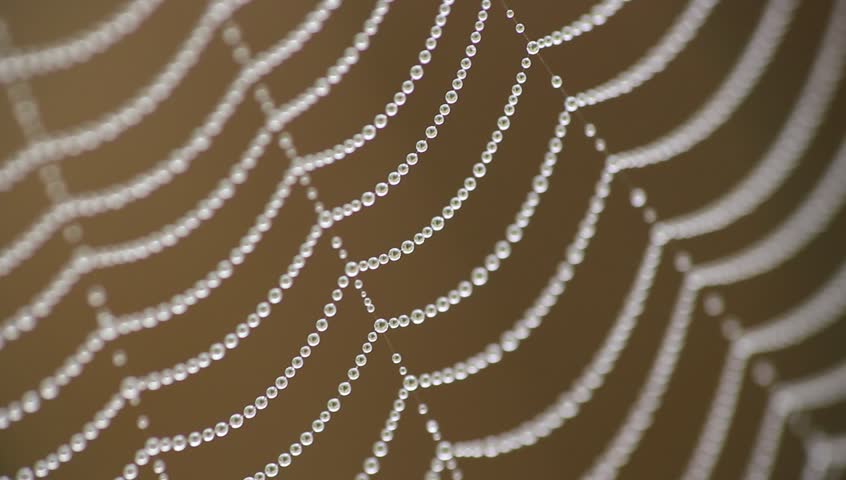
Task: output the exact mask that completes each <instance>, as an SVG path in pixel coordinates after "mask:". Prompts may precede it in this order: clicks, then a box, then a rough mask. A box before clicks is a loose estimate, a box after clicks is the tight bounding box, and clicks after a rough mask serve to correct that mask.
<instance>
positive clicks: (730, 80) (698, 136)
mask: <svg viewBox="0 0 846 480" xmlns="http://www.w3.org/2000/svg"><path fill="white" fill-rule="evenodd" d="M797 5H798V2H797V0H770V1H769V2H768V3H767V7H766V9H765V10H764V14H763V16H762V17H761V20H760V21H759V23H758V26H757V27H756V29H755V32H754V33H753V34H752V38H751V39H750V41H749V42H748V43H747V44H746V47H744V50H743V53H742V54H741V57H740V59H738V61H737V62H736V63H735V65H734V67H732V71H731V72H730V73H729V75H728V77H726V78H725V79H724V80H723V83H722V84H721V85H720V88H719V89H718V90H717V91H716V92H715V93H714V94H713V95H711V97H709V98H708V100H707V101H706V102H705V103H704V104H703V105H702V106H701V107H700V108H699V109H698V110H697V111H696V112H695V113H693V114H692V115H691V116H690V117H689V118H688V119H687V120H685V122H684V123H682V124H681V125H679V126H678V127H676V128H674V129H673V130H672V131H671V132H670V133H667V134H666V135H664V136H662V137H660V138H658V139H656V140H654V141H652V142H650V143H648V144H646V145H643V146H640V147H635V148H632V149H630V150H626V151H623V152H618V153H614V154H612V155H611V159H612V162H613V164H614V166H615V167H617V168H620V169H625V168H632V167H644V166H647V165H652V164H655V163H659V162H664V161H667V160H669V159H670V158H672V157H675V156H677V155H680V154H682V153H684V152H687V151H688V150H690V149H691V148H693V147H694V146H695V145H697V144H698V143H699V142H701V141H703V140H705V139H706V138H708V137H709V136H710V135H711V134H712V133H714V131H716V129H717V128H718V127H719V126H720V125H722V124H724V123H725V122H726V121H727V120H728V118H729V117H730V116H731V115H732V114H734V112H735V111H736V110H737V109H738V108H739V107H740V104H741V103H742V102H743V101H744V100H745V99H746V98H747V97H748V96H749V94H750V93H751V92H752V89H753V88H754V87H755V86H756V85H757V84H758V81H759V80H760V79H761V76H762V75H763V74H764V72H765V71H766V69H767V66H768V65H769V63H770V61H771V60H772V58H773V55H774V54H775V52H776V50H777V49H778V47H779V46H780V45H781V42H782V40H783V39H784V34H785V32H786V30H787V27H788V25H789V24H790V22H791V21H792V19H793V16H794V15H793V14H794V11H795V10H796V7H797ZM571 108H572V109H573V110H575V109H577V108H578V103H577V102H574V101H571Z"/></svg>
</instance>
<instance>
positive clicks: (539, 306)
mask: <svg viewBox="0 0 846 480" xmlns="http://www.w3.org/2000/svg"><path fill="white" fill-rule="evenodd" d="M842 35H843V28H841V26H839V24H838V23H837V22H833V23H832V24H831V26H830V28H829V30H828V33H827V34H826V35H825V38H824V41H823V42H824V43H823V47H822V48H821V50H820V51H819V53H818V54H817V57H816V59H815V62H814V65H813V67H812V69H811V73H810V74H809V79H808V81H807V82H806V84H805V88H803V91H802V93H801V94H800V96H799V99H798V101H797V102H796V104H795V107H794V109H793V111H792V112H791V114H790V117H789V119H788V120H787V121H786V122H785V126H784V127H783V129H782V131H781V132H780V133H779V135H778V136H777V139H776V140H775V141H774V142H773V144H772V146H771V148H770V149H769V150H768V152H767V154H765V156H764V158H763V159H762V160H761V161H760V162H759V164H758V165H759V166H758V167H757V168H756V169H755V170H754V171H753V172H752V173H751V174H750V175H748V176H747V177H746V178H745V179H744V181H743V182H742V185H744V187H742V190H743V191H744V195H743V196H742V198H738V196H737V195H736V194H735V193H734V192H732V193H729V194H727V195H725V196H723V197H720V199H719V200H717V201H715V202H712V203H711V204H709V205H708V206H706V207H704V208H702V209H700V210H698V211H697V212H696V213H695V214H692V215H684V216H682V217H681V218H676V219H671V220H668V221H664V222H662V227H661V228H658V229H656V230H655V232H653V234H655V233H657V232H661V233H660V235H661V237H664V236H666V235H667V234H669V236H670V237H672V238H690V237H695V236H699V235H703V234H705V233H709V232H713V231H716V230H718V229H720V228H723V227H725V226H726V225H728V224H731V223H733V222H734V221H736V220H737V219H738V218H740V217H742V216H745V215H748V214H749V213H750V212H752V211H753V210H755V209H756V208H757V207H758V206H760V205H761V203H762V202H763V201H764V200H765V199H766V198H768V197H770V196H771V195H772V193H773V192H774V191H775V189H776V188H778V187H779V186H780V185H781V184H783V182H784V181H785V180H786V176H787V174H786V173H785V172H789V171H790V169H792V168H793V166H794V165H795V164H796V163H798V160H799V158H801V156H802V154H803V153H804V151H805V150H806V149H807V147H808V144H809V140H810V139H811V138H812V137H813V136H814V135H815V133H816V131H817V130H818V128H819V126H820V124H821V122H822V119H823V117H824V116H825V113H826V111H827V107H828V106H829V104H830V102H831V100H832V98H833V96H834V93H835V90H836V86H837V84H838V83H839V79H840V78H839V77H840V75H842V72H841V67H842V60H843V58H842V57H843V54H842V53H843V52H842V51H841V50H840V47H839V45H840V40H841V37H842ZM786 145H790V147H786ZM772 170H775V171H776V174H772V173H771V171H772ZM782 173H783V174H782ZM735 191H736V190H735ZM661 250H662V249H661V248H660V247H659V245H658V244H656V243H654V242H650V245H649V246H648V248H647V254H646V255H645V256H644V260H643V263H642V264H641V267H640V270H639V272H638V274H637V277H636V283H635V286H634V287H633V288H632V289H631V290H630V293H629V296H628V298H627V300H626V304H625V307H624V308H623V310H622V312H621V314H620V315H619V316H618V319H617V321H616V322H615V325H614V327H613V328H612V331H611V332H612V333H610V334H609V335H608V336H607V337H606V339H605V341H604V342H603V345H602V347H601V348H600V350H599V351H598V352H597V354H596V355H594V357H593V360H592V362H591V364H590V365H589V366H588V367H587V368H586V369H585V370H584V371H583V373H582V375H581V376H580V378H579V379H578V380H577V381H576V382H575V383H574V384H573V385H572V386H571V388H570V389H569V390H567V391H565V392H564V393H562V394H561V396H559V399H558V401H557V402H555V403H554V404H553V405H552V406H550V407H548V408H547V409H546V410H545V411H544V412H543V413H541V414H540V415H537V416H536V417H534V418H533V419H532V420H529V421H527V422H525V423H523V424H521V425H520V426H518V427H517V428H515V429H512V430H510V431H508V432H505V433H501V434H496V435H492V436H489V437H486V438H484V439H477V440H468V441H465V442H460V443H458V444H456V454H457V455H459V456H474V457H478V456H482V455H485V456H495V455H499V454H503V453H507V452H509V451H512V450H514V449H517V448H521V447H525V446H528V445H531V444H534V443H535V442H537V440H538V439H540V438H543V437H545V436H547V435H549V434H550V433H551V432H552V431H553V430H555V429H557V428H559V427H560V426H561V425H562V424H563V422H564V421H566V419H568V418H570V417H572V416H575V415H576V414H578V411H579V405H580V404H582V403H584V402H586V401H588V400H589V399H590V397H591V394H592V391H594V390H595V389H597V388H599V387H600V386H601V385H602V384H603V382H604V378H605V376H606V375H607V373H609V372H610V371H611V370H612V369H613V368H614V364H615V363H614V362H615V361H616V358H617V356H618V355H619V353H620V351H621V349H622V348H624V347H625V345H626V344H627V341H628V337H629V334H630V332H631V330H632V329H633V328H634V326H635V325H636V318H637V316H638V315H639V314H640V313H641V312H642V308H643V302H644V301H645V299H646V298H648V292H649V289H650V288H651V285H652V281H653V279H654V274H655V269H656V267H657V265H658V262H659V261H660V256H661ZM571 269H572V266H571V265H568V264H566V262H562V264H560V265H559V274H558V276H559V277H560V278H557V279H556V277H555V276H553V277H552V278H551V279H550V281H549V283H548V284H547V287H546V288H545V289H544V290H543V292H542V295H541V296H540V297H539V298H538V299H537V300H536V302H535V304H534V305H533V307H532V308H530V309H529V310H527V312H526V314H525V315H524V317H523V318H521V319H520V320H518V321H517V322H516V323H515V325H514V327H512V328H511V329H509V330H508V331H506V332H505V333H503V334H502V335H501V337H500V342H499V343H498V344H496V343H493V344H490V345H488V347H487V348H486V349H485V350H484V351H482V352H479V353H477V354H475V355H473V356H471V357H469V358H468V359H467V360H465V361H461V362H457V363H455V364H454V365H453V366H451V367H446V368H443V369H440V370H437V371H435V372H432V373H430V374H429V375H433V376H439V377H441V378H449V379H450V380H449V381H447V382H445V383H451V381H452V379H455V380H463V379H465V378H467V377H469V376H471V375H473V374H475V373H478V372H479V371H481V370H482V369H484V368H487V367H488V366H490V365H491V364H494V363H498V362H499V361H500V360H501V359H502V355H503V352H510V351H513V350H516V349H517V347H519V345H520V342H521V341H522V340H525V339H526V338H527V337H528V336H529V335H531V333H532V332H533V330H534V329H535V328H537V327H538V326H540V324H541V322H542V320H543V318H544V317H545V316H546V315H547V314H548V313H549V310H550V309H551V308H552V307H553V306H554V305H555V304H556V303H557V300H558V297H559V295H560V294H561V293H562V292H563V291H564V288H565V287H566V281H567V280H568V279H569V277H570V276H572V271H571ZM562 272H563V274H562Z"/></svg>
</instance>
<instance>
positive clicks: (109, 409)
mask: <svg viewBox="0 0 846 480" xmlns="http://www.w3.org/2000/svg"><path fill="white" fill-rule="evenodd" d="M322 234H323V230H321V229H320V228H319V227H318V226H317V225H316V224H315V226H314V227H312V228H311V230H310V231H309V233H308V235H307V236H306V239H305V241H304V242H303V243H302V244H301V246H300V248H299V249H298V252H299V253H297V254H296V255H294V258H293V259H292V261H291V263H290V264H289V265H288V267H287V269H286V270H285V273H284V274H282V275H281V276H280V278H279V281H278V286H276V287H273V288H271V289H270V290H269V291H268V293H267V296H266V298H267V299H266V300H265V301H261V302H259V303H258V304H256V306H255V308H254V310H253V312H252V313H250V314H248V315H246V320H245V321H244V322H241V323H239V324H238V325H237V326H236V327H235V329H234V330H233V331H232V332H229V333H227V334H226V335H225V336H224V337H223V341H221V342H214V343H213V344H212V345H211V346H210V347H209V348H208V350H206V351H203V352H200V353H199V354H197V355H194V356H192V357H191V358H189V359H188V360H186V361H183V362H178V363H176V364H175V365H174V366H172V367H168V368H164V369H161V370H156V371H153V372H149V373H147V374H144V375H142V376H141V377H140V378H137V377H127V378H124V379H123V381H122V382H121V386H120V388H119V390H118V392H117V393H115V394H113V395H112V396H111V400H110V401H109V402H107V403H106V405H105V406H103V408H101V409H100V410H98V411H97V412H96V413H95V415H94V418H93V419H92V420H91V421H89V422H87V423H85V425H84V426H83V428H82V430H81V431H80V432H77V433H75V434H73V435H71V437H70V441H69V442H68V443H64V444H62V445H60V446H59V447H58V448H57V449H56V450H55V451H54V452H51V453H50V454H48V455H47V456H45V457H44V458H42V459H40V460H38V461H36V462H35V463H34V465H33V466H31V467H30V466H25V467H21V468H20V470H19V471H18V476H21V475H26V474H27V472H29V473H30V474H31V472H32V471H33V470H35V471H38V470H39V469H40V466H46V467H50V466H53V467H55V468H52V467H50V468H49V469H50V470H56V469H58V468H59V467H60V466H61V465H62V464H64V463H67V462H69V461H70V460H71V459H72V458H73V454H74V453H79V452H82V451H83V450H85V448H86V447H87V445H88V443H89V442H92V441H94V440H96V439H97V438H98V437H99V435H100V433H101V432H102V431H104V430H106V429H107V428H108V427H109V426H110V425H111V420H112V419H114V418H115V417H116V416H117V415H118V414H119V413H120V412H121V411H122V410H123V408H124V407H125V406H126V405H127V403H126V402H129V401H132V400H133V399H137V398H138V397H139V396H140V395H141V393H142V392H144V391H147V390H150V391H154V390H159V389H161V388H164V387H167V386H169V385H172V384H175V383H178V382H181V381H184V380H185V379H187V378H188V377H190V376H191V375H194V374H196V373H198V372H199V371H202V370H204V369H206V368H208V367H209V366H210V365H212V364H214V363H216V362H218V361H220V360H222V359H223V358H225V356H226V351H227V350H231V349H234V348H236V347H237V346H238V345H239V344H240V341H241V340H243V339H244V338H246V337H247V336H249V335H250V333H252V332H253V331H254V330H255V329H256V328H258V327H259V326H260V325H261V322H262V319H265V318H267V317H268V316H269V315H270V313H271V311H272V308H273V307H272V306H273V305H275V304H278V303H280V302H282V301H283V300H284V293H283V292H284V291H285V290H287V289H289V288H291V287H293V285H294V283H295V281H296V278H297V277H298V275H299V273H300V272H301V271H302V269H303V268H305V266H306V263H307V260H308V259H309V258H311V256H312V254H313V250H314V247H315V245H316V244H317V242H318V240H319V239H320V238H321V236H322ZM212 283H213V282H210V284H212ZM331 305H332V307H333V308H334V303H331ZM148 319H150V320H149V321H147V320H148ZM158 321H159V319H157V318H155V317H152V318H151V317H147V318H145V319H144V320H141V319H135V320H134V321H132V322H128V323H124V324H122V325H125V326H126V330H125V331H137V330H140V329H142V328H152V326H154V325H155V324H156V322H158ZM324 325H325V326H328V324H326V323H325V319H323V322H320V321H318V323H317V328H318V331H322V330H320V328H321V327H322V328H323V330H325V326H324ZM120 333H123V332H121V330H120V329H117V330H116V331H115V334H120ZM318 338H319V337H318ZM104 346H105V342H104V339H103V338H101V337H100V336H99V335H95V334H92V335H89V336H88V338H87V339H86V342H85V347H86V349H87V351H89V352H91V353H92V354H93V353H94V352H98V351H100V350H102V349H103V347H104ZM308 348H310V347H308ZM309 351H310V350H309ZM295 358H297V357H295ZM299 358H300V360H302V358H303V357H299ZM292 363H293V364H297V363H296V361H293V362H292ZM299 366H302V364H299ZM74 372H75V371H71V372H69V373H71V374H72V373H74ZM285 373H286V375H283V376H281V377H280V378H281V379H282V380H280V378H277V381H276V384H277V385H280V382H281V381H284V382H285V384H284V385H285V386H287V379H288V378H291V377H293V376H294V375H295V374H296V369H295V368H294V367H293V366H292V367H290V369H286V372H285ZM57 380H58V381H59V382H62V381H69V377H67V376H65V377H57ZM285 386H280V387H279V389H283V388H285ZM265 400H266V398H265ZM18 408H20V407H18ZM255 408H256V407H253V409H254V411H255ZM3 413H4V414H6V415H10V414H14V412H12V411H9V412H3ZM7 418H8V417H7ZM248 418H249V417H248ZM12 420H13V421H14V419H12ZM234 428H238V427H234ZM208 430H209V431H212V436H214V432H213V430H212V429H208ZM207 441H208V440H207ZM51 459H57V460H58V462H51V461H50V460H51ZM46 467H45V468H46Z"/></svg>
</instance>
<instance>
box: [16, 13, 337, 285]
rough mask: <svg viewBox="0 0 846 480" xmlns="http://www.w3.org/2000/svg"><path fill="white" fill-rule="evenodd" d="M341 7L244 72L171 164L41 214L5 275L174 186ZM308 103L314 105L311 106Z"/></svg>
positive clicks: (314, 18)
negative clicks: (249, 96)
mask: <svg viewBox="0 0 846 480" xmlns="http://www.w3.org/2000/svg"><path fill="white" fill-rule="evenodd" d="M338 3H340V0H324V1H323V2H322V3H321V5H327V6H326V7H322V6H321V7H318V8H316V9H315V10H314V11H313V12H312V14H310V15H309V16H308V17H307V19H306V20H305V21H304V22H303V23H302V24H301V25H300V27H299V28H298V29H297V30H295V32H296V33H295V34H291V35H289V36H287V37H286V38H285V39H283V40H281V41H280V42H279V43H278V44H276V45H275V46H274V47H271V48H270V49H269V50H267V51H265V52H264V53H263V54H262V55H260V56H259V57H257V58H256V60H255V61H254V62H253V63H252V65H251V66H250V67H247V68H245V69H243V70H242V72H241V74H240V75H239V77H238V79H236V80H235V82H233V85H234V87H233V88H232V89H230V90H228V91H227V93H226V94H225V95H224V100H223V101H222V102H221V103H219V104H218V105H217V107H216V108H215V109H214V110H213V111H212V112H211V113H209V115H208V116H207V117H206V120H205V123H204V124H203V126H202V127H200V128H198V129H197V130H195V131H194V133H193V134H192V136H191V138H190V139H189V140H188V141H186V142H185V143H184V144H183V145H182V146H181V147H179V148H177V149H175V150H174V151H173V152H172V153H171V155H170V158H169V159H167V160H163V161H161V162H159V163H157V164H156V165H155V166H154V167H153V168H151V169H149V170H147V171H145V172H143V173H140V174H138V175H136V176H135V177H134V178H133V179H131V180H129V181H126V182H123V183H121V184H119V185H113V186H110V187H107V188H104V189H101V190H97V191H93V192H86V193H82V194H76V195H75V196H72V197H70V198H69V199H68V200H66V201H63V202H61V203H57V204H55V205H53V206H52V207H51V209H50V210H49V211H48V212H46V213H44V214H42V215H40V216H39V218H38V219H37V220H36V221H35V222H34V223H33V224H31V225H30V226H29V227H28V228H27V229H26V230H25V231H24V232H23V233H21V234H19V235H18V236H17V237H16V238H15V239H14V240H13V241H12V244H11V245H9V246H7V247H5V248H3V249H2V250H0V276H5V275H8V274H9V273H10V272H11V271H12V270H13V269H14V268H16V267H17V266H18V265H19V264H20V263H21V262H23V261H24V260H26V259H27V258H29V257H30V256H32V255H33V253H34V252H35V251H36V250H37V249H38V248H39V247H40V246H41V245H42V244H43V243H44V242H45V241H46V240H47V239H48V238H49V237H50V235H52V234H53V233H54V232H55V231H56V230H57V229H58V228H59V226H61V225H62V224H64V223H65V222H68V221H70V220H72V219H75V218H78V217H83V216H93V215H97V214H99V213H102V212H105V211H109V210H118V209H120V208H122V207H124V206H125V205H126V204H128V203H131V202H134V201H137V200H140V199H142V198H145V197H147V196H148V195H150V194H151V193H152V192H153V191H155V190H156V189H158V188H159V187H161V186H162V185H165V184H167V183H169V182H170V181H171V180H172V179H173V178H174V177H175V176H177V175H179V174H182V173H184V172H185V171H186V170H187V169H188V167H189V166H190V164H191V162H192V161H193V160H194V159H195V158H196V157H197V156H198V155H199V154H200V153H201V152H203V151H205V150H206V149H208V148H209V146H210V143H211V141H212V140H213V139H214V137H215V136H217V135H218V134H219V133H220V130H221V129H222V128H223V126H224V124H225V123H226V121H227V120H228V119H229V118H230V117H231V116H232V114H233V113H234V112H235V107H236V106H237V105H238V104H240V102H241V101H242V100H243V97H244V93H245V92H246V90H247V88H249V87H250V86H251V85H252V84H253V83H255V82H257V81H258V80H259V79H260V78H261V77H262V76H263V75H266V74H268V73H269V72H270V71H271V69H272V68H274V67H276V66H278V65H280V64H282V63H283V62H284V61H286V60H287V59H288V58H289V57H290V56H291V55H293V54H294V53H295V52H297V51H299V50H300V49H301V48H302V45H303V44H304V43H305V42H306V41H307V40H308V39H309V38H311V36H312V35H313V34H314V33H315V32H317V31H319V30H320V29H321V28H322V25H323V22H325V21H326V20H327V19H328V17H329V15H330V13H331V12H332V9H329V8H328V7H329V6H335V5H337V4H338ZM329 87H330V86H329V85H319V86H313V87H312V88H311V90H310V91H308V92H307V93H304V94H302V95H301V96H300V97H299V98H298V99H297V100H298V101H299V103H294V102H291V103H289V104H288V105H286V107H287V108H285V109H283V110H282V111H280V112H277V113H276V116H278V117H282V116H294V115H295V114H296V113H297V112H298V111H299V110H301V109H304V108H307V106H308V105H310V104H311V103H314V102H315V101H316V97H317V96H318V94H317V93H316V92H318V91H319V92H324V91H328V89H329ZM306 100H310V102H309V101H306ZM292 114H293V115H292ZM272 120H273V119H272ZM280 120H281V119H280V118H276V119H275V120H273V121H272V122H271V121H268V125H270V126H272V127H274V128H272V130H274V131H278V130H279V129H280V125H281V123H280ZM263 128H264V127H263ZM262 131H263V130H262ZM259 135H260V134H259ZM257 137H258V135H257ZM254 141H255V139H254Z"/></svg>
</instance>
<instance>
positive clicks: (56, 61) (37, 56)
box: [0, 0, 162, 84]
mask: <svg viewBox="0 0 846 480" xmlns="http://www.w3.org/2000/svg"><path fill="white" fill-rule="evenodd" d="M161 3H162V0H131V1H129V2H127V3H126V5H125V6H124V7H123V8H121V9H119V10H118V11H117V12H116V13H115V14H113V15H112V16H111V17H110V18H108V19H107V20H104V21H101V22H100V23H99V24H98V25H97V27H96V28H92V29H89V30H87V31H83V32H78V33H75V34H74V35H73V36H72V37H71V38H66V39H62V40H60V41H58V42H55V43H53V44H50V45H45V46H38V47H29V48H26V49H24V50H23V51H20V52H17V51H15V52H12V53H11V54H7V55H4V56H3V57H2V58H0V83H5V84H10V83H14V82H17V81H22V80H23V81H25V80H27V79H28V78H30V77H33V76H36V75H45V74H48V73H52V72H55V71H58V70H63V69H66V68H70V67H71V66H73V65H75V64H78V63H82V62H85V61H87V60H90V59H91V57H93V56H94V55H97V54H98V53H102V52H104V51H106V50H107V49H108V48H109V47H111V46H112V45H114V44H115V43H117V42H118V41H120V40H121V39H122V38H123V37H125V36H126V35H129V34H131V33H132V32H134V31H135V30H137V29H138V26H139V25H140V24H141V23H143V22H144V20H146V19H147V18H148V17H149V16H150V15H151V14H152V13H153V12H154V11H155V10H156V9H157V8H158V7H159V5H161Z"/></svg>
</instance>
